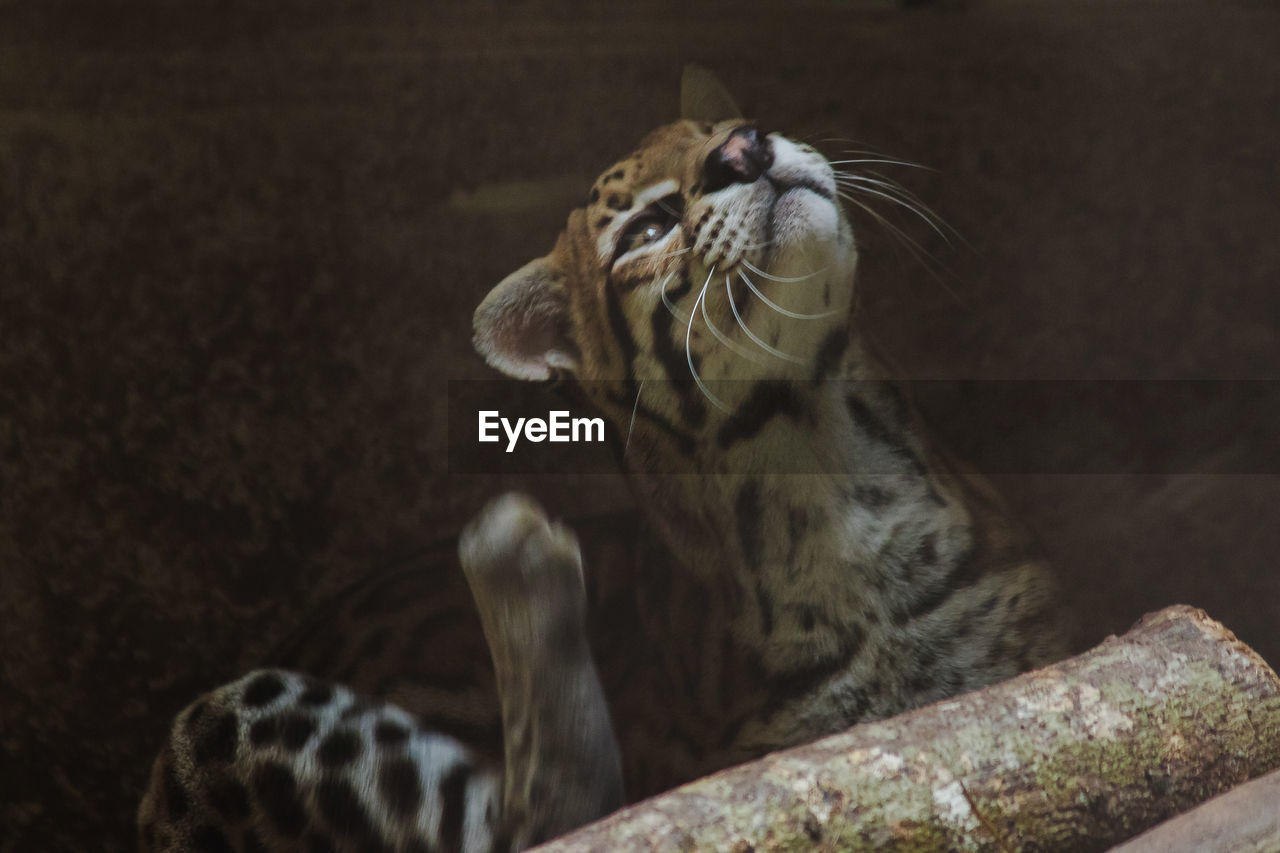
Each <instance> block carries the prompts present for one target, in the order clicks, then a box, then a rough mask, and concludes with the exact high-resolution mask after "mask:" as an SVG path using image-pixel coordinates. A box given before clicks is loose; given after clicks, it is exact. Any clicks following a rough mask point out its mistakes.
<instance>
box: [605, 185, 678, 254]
mask: <svg viewBox="0 0 1280 853" xmlns="http://www.w3.org/2000/svg"><path fill="white" fill-rule="evenodd" d="M683 212H684V198H683V197H682V196H681V195H680V194H679V193H673V194H671V195H669V196H667V197H665V198H662V199H659V200H658V201H656V202H654V203H653V204H651V205H649V206H648V207H646V208H645V209H644V210H643V211H641V212H640V213H639V214H638V215H637V216H636V217H635V218H634V219H632V220H631V221H630V222H628V223H627V227H626V228H625V229H624V230H623V232H622V236H621V237H619V238H618V247H617V249H616V250H615V251H614V255H613V260H614V261H615V262H616V261H617V260H618V259H619V258H621V257H623V256H624V255H627V254H628V253H630V252H634V251H635V250H637V249H640V248H643V247H644V246H647V245H649V244H650V243H656V242H657V241H659V240H661V239H662V238H663V237H665V236H666V235H667V234H669V233H670V232H671V229H672V228H674V227H676V225H677V224H679V222H680V217H681V215H682V214H683Z"/></svg>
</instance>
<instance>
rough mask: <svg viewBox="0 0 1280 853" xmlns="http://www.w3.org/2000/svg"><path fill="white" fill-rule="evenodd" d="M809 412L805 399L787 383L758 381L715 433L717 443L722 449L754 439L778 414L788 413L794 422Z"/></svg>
mask: <svg viewBox="0 0 1280 853" xmlns="http://www.w3.org/2000/svg"><path fill="white" fill-rule="evenodd" d="M808 414H809V411H808V409H807V408H806V407H805V404H804V401H803V400H801V399H800V397H799V396H798V395H797V394H796V392H795V390H794V389H793V388H792V387H791V385H790V384H788V383H786V382H769V381H765V382H758V383H756V386H755V387H754V388H752V389H751V394H750V396H748V397H747V399H746V400H744V401H743V403H742V405H740V406H739V407H738V408H737V410H736V411H735V412H734V413H733V416H732V417H731V418H730V419H729V420H728V421H727V422H726V423H725V424H724V426H722V427H720V432H719V433H717V435H716V443H717V444H718V445H720V447H721V449H725V448H728V447H731V446H732V445H734V444H737V443H738V442H740V441H746V440H748V439H751V438H754V437H755V436H756V434H757V433H759V432H760V430H762V429H763V428H764V426H765V424H767V423H769V421H771V420H773V418H775V417H777V416H779V415H785V416H787V417H789V418H791V419H792V420H793V421H801V420H804V419H805V418H807V417H808Z"/></svg>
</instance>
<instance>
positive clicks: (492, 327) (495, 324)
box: [472, 258, 578, 380]
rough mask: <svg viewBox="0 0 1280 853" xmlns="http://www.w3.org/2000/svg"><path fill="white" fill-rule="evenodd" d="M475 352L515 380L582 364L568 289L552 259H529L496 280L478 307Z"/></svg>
mask: <svg viewBox="0 0 1280 853" xmlns="http://www.w3.org/2000/svg"><path fill="white" fill-rule="evenodd" d="M472 326H473V328H474V330H475V338H474V343H475V347H476V351H477V352H479V353H480V355H482V356H484V360H485V361H487V362H489V365H490V366H491V367H494V368H497V369H498V370H500V371H502V372H503V373H505V374H507V375H508V376H511V377H514V378H516V379H532V380H543V379H550V378H551V374H552V371H553V370H567V371H570V372H573V371H576V370H577V369H578V347H577V345H576V344H575V343H574V341H573V332H572V326H573V323H572V319H571V318H570V314H569V293H568V291H567V290H566V289H565V286H564V279H563V276H562V275H561V274H560V272H559V270H558V269H556V267H555V266H554V265H553V264H552V262H551V260H550V259H549V258H538V259H537V260H536V261H530V262H529V263H527V264H525V265H524V266H522V267H521V268H520V269H518V270H516V271H515V272H513V273H512V274H511V275H509V276H507V277H506V278H504V279H503V280H502V281H500V282H499V283H498V286H497V287H495V288H494V289H493V290H491V291H489V295H488V296H486V297H485V298H484V301H483V302H481V303H480V307H478V308H476V313H475V317H474V319H473V321H472Z"/></svg>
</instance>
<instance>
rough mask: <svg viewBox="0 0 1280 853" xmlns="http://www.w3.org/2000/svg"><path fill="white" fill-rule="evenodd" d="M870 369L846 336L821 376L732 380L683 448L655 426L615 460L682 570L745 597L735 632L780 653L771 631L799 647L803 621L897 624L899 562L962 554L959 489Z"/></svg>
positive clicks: (965, 533) (910, 588) (905, 604)
mask: <svg viewBox="0 0 1280 853" xmlns="http://www.w3.org/2000/svg"><path fill="white" fill-rule="evenodd" d="M883 375H884V374H883V372H881V370H880V368H879V367H878V366H877V363H876V362H874V361H873V360H872V359H871V358H870V357H869V356H868V354H867V352H866V351H865V349H864V348H863V347H862V346H861V344H860V342H859V341H858V340H857V338H856V337H851V338H850V340H849V342H848V345H847V347H845V348H844V350H843V352H842V353H841V355H840V357H839V358H838V359H837V360H836V361H835V362H834V363H833V364H831V365H829V366H828V368H827V375H826V376H824V377H818V378H817V379H816V380H815V379H814V378H812V377H809V378H805V379H803V380H787V381H778V382H768V383H760V384H757V385H756V386H755V387H754V389H753V390H751V391H750V392H744V394H745V396H744V399H743V400H742V402H740V403H739V404H738V405H737V407H736V408H735V409H734V410H733V411H731V412H730V413H729V414H728V415H726V416H724V417H723V418H722V419H721V420H720V421H718V422H714V423H711V424H710V427H711V428H709V429H704V430H703V431H702V432H701V433H700V436H701V438H700V440H699V445H698V447H697V448H696V451H695V452H694V453H692V454H687V453H682V452H680V451H678V450H675V449H671V442H669V441H668V440H666V438H665V437H664V436H653V441H652V442H651V444H650V446H648V447H646V448H645V453H644V455H643V456H640V455H639V454H637V457H638V458H643V459H645V460H647V464H646V465H638V464H634V463H633V464H631V465H629V466H628V476H629V479H630V480H631V483H632V486H633V488H634V489H635V491H636V493H637V497H638V499H639V502H640V504H641V505H642V506H643V507H644V509H645V511H646V512H647V514H648V516H649V518H650V521H651V523H652V525H653V526H654V528H655V529H656V530H657V531H658V533H659V535H660V537H661V538H662V540H663V541H664V543H665V545H666V547H667V548H668V549H669V550H670V551H671V553H672V554H673V555H674V557H675V559H676V560H677V562H678V563H679V564H681V566H682V567H683V568H684V570H685V571H687V572H688V573H690V575H691V576H693V578H694V579H696V580H698V581H700V582H703V583H706V584H708V585H709V586H711V587H712V588H718V589H722V590H725V591H726V595H729V596H730V597H737V598H742V597H745V598H746V599H748V600H749V601H750V600H754V601H755V602H756V604H755V606H754V607H746V608H740V609H739V612H738V614H737V615H733V614H731V616H732V618H733V619H735V620H736V624H735V625H734V627H733V631H734V634H735V635H736V636H737V638H738V640H739V641H740V642H743V643H748V644H749V643H752V642H753V641H759V644H760V645H761V646H762V647H768V648H770V649H772V650H774V652H775V653H776V654H779V655H781V656H782V657H784V658H791V657H793V655H792V653H791V652H788V651H787V646H788V642H787V641H786V640H781V641H780V639H779V634H780V633H781V634H785V635H787V636H792V637H794V638H798V639H796V642H797V643H800V644H801V645H803V644H804V643H806V642H809V641H808V640H806V639H804V637H805V634H806V632H807V630H808V628H811V626H812V625H813V624H815V623H824V622H826V623H829V622H831V621H833V620H839V619H842V618H846V616H847V614H850V613H853V614H861V615H862V616H863V617H865V618H866V619H867V620H868V621H870V622H873V623H875V622H884V623H893V622H894V621H895V620H897V621H901V619H902V618H903V615H904V613H909V611H910V610H911V608H912V607H913V606H914V605H915V604H916V603H917V598H918V596H919V584H918V583H916V582H914V579H913V577H912V575H913V573H916V572H918V571H919V570H926V571H931V570H933V568H934V567H935V566H938V565H943V566H945V565H946V564H947V563H955V562H957V561H960V560H963V559H965V553H966V552H968V551H971V545H972V543H971V541H970V540H971V537H970V534H969V526H970V521H971V513H970V508H969V507H968V506H967V502H966V498H965V495H964V494H963V490H962V489H961V488H960V487H959V486H958V484H957V483H956V481H955V478H954V477H953V476H952V474H951V471H950V469H949V467H948V466H947V465H945V464H944V463H942V462H941V461H940V460H939V459H938V458H937V457H936V455H935V454H934V453H933V452H932V450H931V449H930V447H929V446H928V445H927V443H926V440H925V438H924V436H923V435H922V434H921V432H920V430H919V429H918V427H917V426H916V422H915V418H914V416H913V413H912V410H911V407H910V405H909V404H908V403H907V401H906V400H905V399H904V398H903V396H902V395H901V393H900V392H899V390H898V388H897V387H896V386H894V385H893V384H892V383H889V382H886V381H884V380H883V379H882V377H883ZM636 440H637V437H633V439H632V441H633V444H634V443H635V442H636ZM674 471H684V472H687V473H678V474H677V473H671V472H674ZM926 564H927V565H926ZM780 665H781V663H780Z"/></svg>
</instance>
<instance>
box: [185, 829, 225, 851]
mask: <svg viewBox="0 0 1280 853" xmlns="http://www.w3.org/2000/svg"><path fill="white" fill-rule="evenodd" d="M191 849H192V850H194V851H195V853H232V847H231V842H230V841H228V840H227V837H226V836H225V835H223V834H222V831H221V830H219V829H218V828H217V827H214V826H202V827H199V828H198V829H196V831H195V832H193V833H191Z"/></svg>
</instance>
